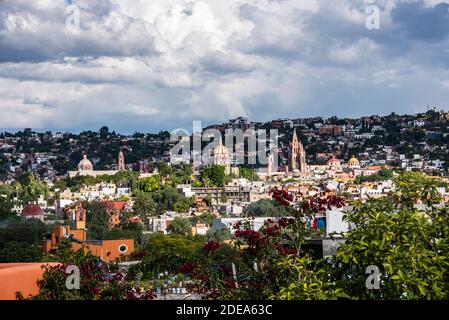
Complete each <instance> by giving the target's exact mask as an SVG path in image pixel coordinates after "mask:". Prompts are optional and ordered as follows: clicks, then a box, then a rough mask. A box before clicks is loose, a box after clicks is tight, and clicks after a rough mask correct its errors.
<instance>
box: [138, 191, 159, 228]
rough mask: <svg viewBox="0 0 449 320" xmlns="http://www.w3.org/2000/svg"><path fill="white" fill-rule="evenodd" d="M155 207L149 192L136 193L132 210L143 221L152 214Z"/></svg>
mask: <svg viewBox="0 0 449 320" xmlns="http://www.w3.org/2000/svg"><path fill="white" fill-rule="evenodd" d="M156 207H157V206H156V202H154V200H153V198H152V196H151V195H150V194H148V193H145V192H141V191H140V192H137V193H136V197H135V198H134V206H133V210H134V213H135V214H136V215H138V216H139V217H140V218H141V219H142V220H144V221H145V220H146V219H147V218H148V217H151V216H154V215H155V214H156Z"/></svg>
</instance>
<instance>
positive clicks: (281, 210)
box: [243, 199, 291, 217]
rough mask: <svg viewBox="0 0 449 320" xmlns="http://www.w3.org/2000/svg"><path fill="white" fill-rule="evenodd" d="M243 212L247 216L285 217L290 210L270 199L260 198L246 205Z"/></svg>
mask: <svg viewBox="0 0 449 320" xmlns="http://www.w3.org/2000/svg"><path fill="white" fill-rule="evenodd" d="M243 214H244V215H245V216H247V217H250V216H254V217H286V216H289V215H290V214H291V210H289V209H288V208H286V207H285V206H281V205H280V204H278V203H277V202H276V201H274V200H272V199H260V200H259V201H257V202H254V203H251V204H250V205H249V206H247V207H246V208H245V209H244V210H243Z"/></svg>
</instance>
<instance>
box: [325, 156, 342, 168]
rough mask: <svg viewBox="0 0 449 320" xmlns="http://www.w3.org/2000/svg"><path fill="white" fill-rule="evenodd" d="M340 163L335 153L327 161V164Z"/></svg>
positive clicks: (336, 164) (335, 164) (337, 164)
mask: <svg viewBox="0 0 449 320" xmlns="http://www.w3.org/2000/svg"><path fill="white" fill-rule="evenodd" d="M340 164H341V163H340V161H339V160H338V159H337V158H335V155H334V156H332V158H331V159H329V161H328V162H327V165H328V166H339V165H340Z"/></svg>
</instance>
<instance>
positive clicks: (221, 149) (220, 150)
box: [214, 143, 229, 157]
mask: <svg viewBox="0 0 449 320" xmlns="http://www.w3.org/2000/svg"><path fill="white" fill-rule="evenodd" d="M220 155H221V156H228V157H229V151H228V148H226V147H225V146H224V145H223V144H221V143H220V144H219V145H218V146H216V147H215V148H214V156H220Z"/></svg>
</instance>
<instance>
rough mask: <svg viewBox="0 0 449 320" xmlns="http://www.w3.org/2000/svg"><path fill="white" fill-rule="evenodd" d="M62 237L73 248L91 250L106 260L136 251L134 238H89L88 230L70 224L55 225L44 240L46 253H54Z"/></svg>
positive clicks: (112, 259) (43, 246)
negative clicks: (75, 227) (87, 235)
mask: <svg viewBox="0 0 449 320" xmlns="http://www.w3.org/2000/svg"><path fill="white" fill-rule="evenodd" d="M62 239H66V240H67V241H69V242H70V243H71V245H72V249H73V250H79V249H83V250H84V251H85V252H88V251H90V252H91V253H92V254H94V255H96V256H98V257H99V258H100V259H101V260H103V261H105V262H112V261H115V260H116V259H118V258H120V257H122V256H129V255H130V254H131V253H133V252H134V240H133V239H124V240H102V241H98V240H87V237H86V230H84V229H72V228H70V226H55V227H54V228H53V232H52V233H51V235H49V238H47V239H46V240H44V242H43V244H42V250H43V251H44V252H46V253H54V252H55V251H56V250H57V248H58V244H59V243H60V242H61V240H62Z"/></svg>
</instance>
